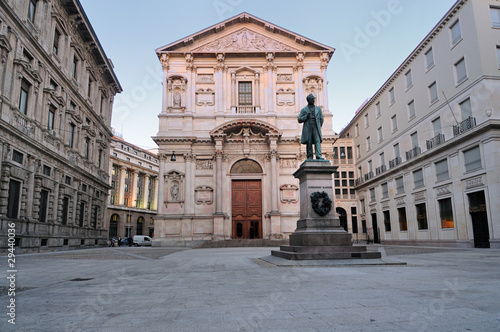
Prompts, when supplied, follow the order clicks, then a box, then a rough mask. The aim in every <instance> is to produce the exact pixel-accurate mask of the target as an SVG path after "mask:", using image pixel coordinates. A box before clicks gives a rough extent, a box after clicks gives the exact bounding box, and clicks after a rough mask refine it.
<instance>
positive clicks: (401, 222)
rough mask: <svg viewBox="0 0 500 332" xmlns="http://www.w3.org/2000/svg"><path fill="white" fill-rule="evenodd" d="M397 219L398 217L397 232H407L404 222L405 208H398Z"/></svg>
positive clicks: (406, 225)
mask: <svg viewBox="0 0 500 332" xmlns="http://www.w3.org/2000/svg"><path fill="white" fill-rule="evenodd" d="M398 217H399V230H400V231H403V232H404V231H407V230H408V222H407V221H406V208H404V207H401V208H398Z"/></svg>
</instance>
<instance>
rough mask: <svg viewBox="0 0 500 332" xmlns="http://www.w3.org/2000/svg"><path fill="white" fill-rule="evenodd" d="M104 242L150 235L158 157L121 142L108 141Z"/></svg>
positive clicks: (152, 231) (120, 140)
mask: <svg viewBox="0 0 500 332" xmlns="http://www.w3.org/2000/svg"><path fill="white" fill-rule="evenodd" d="M109 167H110V169H109V173H110V175H111V176H110V180H111V182H110V185H111V189H110V191H109V201H108V209H107V211H106V218H105V219H106V225H107V227H106V229H108V238H112V237H114V236H120V237H128V236H134V235H149V236H153V235H154V219H153V218H154V216H156V210H157V201H158V200H157V198H158V157H157V156H156V154H154V153H151V152H150V151H146V150H144V149H141V148H139V147H137V146H135V145H133V144H131V143H129V142H126V141H125V140H123V139H121V138H119V137H117V136H113V137H112V138H111V155H110V165H109Z"/></svg>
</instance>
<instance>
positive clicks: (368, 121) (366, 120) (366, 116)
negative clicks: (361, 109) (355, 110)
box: [365, 114, 370, 128]
mask: <svg viewBox="0 0 500 332" xmlns="http://www.w3.org/2000/svg"><path fill="white" fill-rule="evenodd" d="M369 126H370V120H369V119H368V114H365V128H368V127H369Z"/></svg>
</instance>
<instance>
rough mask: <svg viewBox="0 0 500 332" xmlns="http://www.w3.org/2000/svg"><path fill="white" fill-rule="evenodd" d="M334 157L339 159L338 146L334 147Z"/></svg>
mask: <svg viewBox="0 0 500 332" xmlns="http://www.w3.org/2000/svg"><path fill="white" fill-rule="evenodd" d="M333 159H339V148H338V147H336V146H334V147H333Z"/></svg>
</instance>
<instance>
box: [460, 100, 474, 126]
mask: <svg viewBox="0 0 500 332" xmlns="http://www.w3.org/2000/svg"><path fill="white" fill-rule="evenodd" d="M459 105H460V113H461V114H462V121H465V120H466V119H468V118H469V117H472V107H471V105H470V99H469V98H467V99H466V100H464V101H463V102H461V103H460V104H459Z"/></svg>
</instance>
